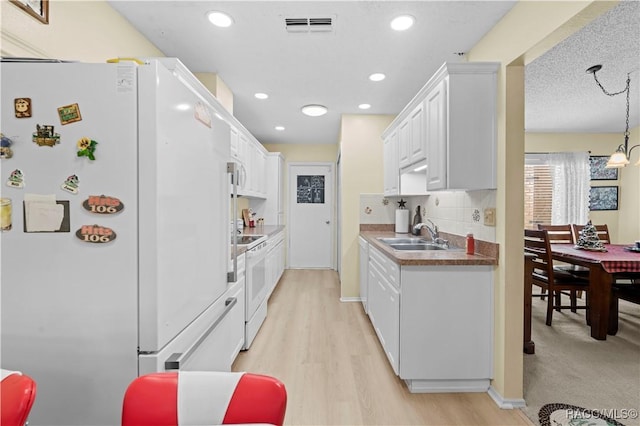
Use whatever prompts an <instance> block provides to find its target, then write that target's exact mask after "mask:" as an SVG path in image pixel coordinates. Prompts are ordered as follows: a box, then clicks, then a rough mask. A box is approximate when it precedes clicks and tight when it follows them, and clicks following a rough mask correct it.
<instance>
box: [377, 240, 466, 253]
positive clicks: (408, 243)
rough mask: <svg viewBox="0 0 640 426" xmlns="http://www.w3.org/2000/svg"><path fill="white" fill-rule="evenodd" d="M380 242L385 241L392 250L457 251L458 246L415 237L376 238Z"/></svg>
mask: <svg viewBox="0 0 640 426" xmlns="http://www.w3.org/2000/svg"><path fill="white" fill-rule="evenodd" d="M378 240H379V241H380V242H382V243H385V244H386V245H388V246H389V247H391V248H392V249H394V250H403V251H423V250H448V251H459V250H462V248H460V247H456V246H450V245H448V244H436V243H434V242H433V241H431V240H427V239H424V238H420V237H416V238H410V237H394V238H382V237H380V238H378Z"/></svg>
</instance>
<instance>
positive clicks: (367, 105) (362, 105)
mask: <svg viewBox="0 0 640 426" xmlns="http://www.w3.org/2000/svg"><path fill="white" fill-rule="evenodd" d="M358 108H360V109H369V108H371V105H369V104H360V105H358Z"/></svg>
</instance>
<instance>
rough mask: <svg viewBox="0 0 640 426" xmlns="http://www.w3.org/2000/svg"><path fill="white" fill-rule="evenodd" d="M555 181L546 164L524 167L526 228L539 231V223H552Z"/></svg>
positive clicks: (549, 167)
mask: <svg viewBox="0 0 640 426" xmlns="http://www.w3.org/2000/svg"><path fill="white" fill-rule="evenodd" d="M552 192H553V179H552V174H551V166H549V165H548V164H546V163H540V164H535V163H534V164H526V162H525V166H524V227H525V229H537V228H538V224H539V223H551V203H552Z"/></svg>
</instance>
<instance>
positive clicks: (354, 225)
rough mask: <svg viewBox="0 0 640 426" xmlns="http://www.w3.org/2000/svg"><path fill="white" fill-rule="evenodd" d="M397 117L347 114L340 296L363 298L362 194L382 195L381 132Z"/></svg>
mask: <svg viewBox="0 0 640 426" xmlns="http://www.w3.org/2000/svg"><path fill="white" fill-rule="evenodd" d="M394 118H395V116H391V115H357V114H345V115H343V116H342V123H341V126H340V135H341V136H340V164H341V168H342V188H341V198H340V203H341V209H342V216H341V217H340V219H339V222H340V227H341V230H342V241H339V242H338V244H340V253H341V258H342V259H341V271H340V281H341V296H342V297H343V298H345V299H352V298H356V297H358V296H359V295H360V288H359V286H358V277H359V270H358V268H359V263H358V257H359V252H358V234H359V232H360V215H359V210H360V194H362V193H376V192H377V193H381V192H382V191H383V189H384V183H383V179H384V168H383V165H382V151H383V149H382V137H381V135H382V132H383V131H384V129H386V128H387V126H389V124H390V123H391V121H393V119H394Z"/></svg>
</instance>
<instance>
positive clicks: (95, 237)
mask: <svg viewBox="0 0 640 426" xmlns="http://www.w3.org/2000/svg"><path fill="white" fill-rule="evenodd" d="M76 237H77V238H78V239H79V240H80V241H83V242H85V243H94V244H103V243H110V242H111V241H113V240H115V239H116V233H115V231H114V230H113V229H111V228H107V227H106V226H100V225H82V227H81V228H80V229H78V230H77V231H76Z"/></svg>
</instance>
